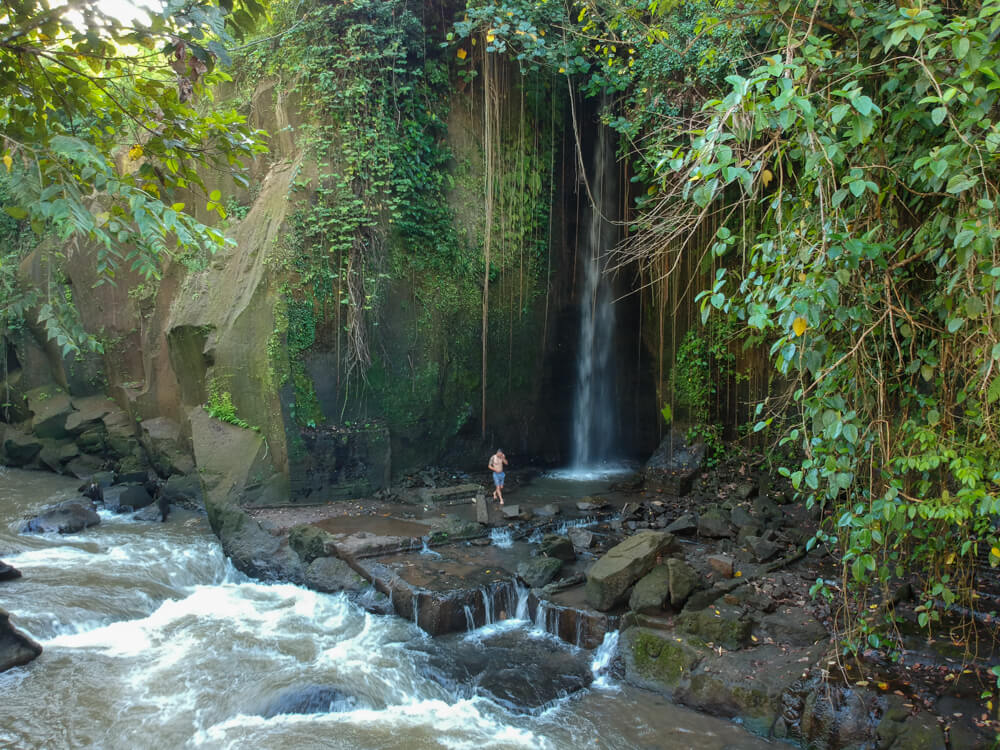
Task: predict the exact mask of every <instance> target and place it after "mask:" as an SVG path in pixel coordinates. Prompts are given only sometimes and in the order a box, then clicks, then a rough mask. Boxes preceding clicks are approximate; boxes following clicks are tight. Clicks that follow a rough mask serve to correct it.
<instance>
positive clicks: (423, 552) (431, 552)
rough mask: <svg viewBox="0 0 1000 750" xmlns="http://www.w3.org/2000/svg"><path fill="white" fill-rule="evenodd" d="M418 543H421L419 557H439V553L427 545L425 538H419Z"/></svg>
mask: <svg viewBox="0 0 1000 750" xmlns="http://www.w3.org/2000/svg"><path fill="white" fill-rule="evenodd" d="M420 541H421V542H422V543H423V546H422V547H421V548H420V554H421V555H428V556H430V557H441V553H440V552H435V551H434V550H432V549H431V548H430V547H429V546H428V545H427V537H423V538H421V540H420Z"/></svg>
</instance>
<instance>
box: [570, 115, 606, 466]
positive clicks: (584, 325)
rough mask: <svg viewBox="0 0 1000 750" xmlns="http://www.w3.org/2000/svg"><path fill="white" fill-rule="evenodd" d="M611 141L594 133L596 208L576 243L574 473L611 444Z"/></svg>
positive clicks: (601, 457) (601, 128) (592, 190)
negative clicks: (579, 270)
mask: <svg viewBox="0 0 1000 750" xmlns="http://www.w3.org/2000/svg"><path fill="white" fill-rule="evenodd" d="M616 188H617V185H616V180H615V160H614V141H613V140H612V138H611V137H610V133H609V132H608V128H607V127H605V126H604V125H603V124H599V125H598V127H597V143H596V144H595V147H594V163H593V177H592V179H591V180H590V193H591V195H592V196H593V199H594V202H595V203H596V204H597V205H596V207H595V206H593V205H590V206H589V207H588V212H587V213H588V214H589V216H588V221H587V225H586V232H585V233H581V235H582V236H581V237H580V241H579V242H578V256H579V258H580V264H581V265H582V267H583V276H582V282H583V285H582V287H581V295H580V313H581V315H580V339H579V351H578V353H577V369H576V393H575V400H574V404H573V440H572V445H573V454H572V462H571V466H572V468H573V469H574V470H582V469H587V468H592V467H594V466H596V465H598V464H600V463H601V462H603V461H605V460H607V459H608V458H609V457H610V455H611V452H612V448H613V446H614V445H615V444H616V443H617V440H616V438H617V435H616V419H615V417H616V403H615V401H616V399H615V383H614V374H615V372H614V361H613V360H614V357H613V356H612V353H613V348H614V347H613V339H614V331H615V308H614V299H613V296H614V295H613V293H612V288H611V282H610V280H609V279H608V278H606V275H605V273H604V271H605V267H606V264H607V252H608V251H609V250H610V249H611V248H612V247H613V246H614V244H615V237H616V235H615V231H616V229H615V226H614V225H613V224H611V223H610V222H609V221H606V218H613V217H614V216H615V208H614V207H615V206H616V205H617V189H616Z"/></svg>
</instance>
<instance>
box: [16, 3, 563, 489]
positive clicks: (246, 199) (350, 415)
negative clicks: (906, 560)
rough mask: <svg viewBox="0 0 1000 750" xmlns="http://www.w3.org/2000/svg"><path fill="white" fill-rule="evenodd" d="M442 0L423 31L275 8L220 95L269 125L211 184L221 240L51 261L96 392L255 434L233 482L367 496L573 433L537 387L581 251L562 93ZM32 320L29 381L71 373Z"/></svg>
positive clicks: (342, 9) (160, 413)
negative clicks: (449, 31) (265, 34)
mask: <svg viewBox="0 0 1000 750" xmlns="http://www.w3.org/2000/svg"><path fill="white" fill-rule="evenodd" d="M418 10H419V9H418ZM440 10H441V11H442V14H440V15H438V16H435V18H436V21H435V22H434V24H436V25H432V26H427V25H425V22H424V20H423V16H421V15H420V14H418V13H415V12H414V10H413V9H412V8H411V7H410V5H409V4H408V3H407V2H403V1H402V0H387V1H385V2H355V3H351V4H348V5H345V4H336V5H324V4H320V3H316V4H313V5H311V6H310V7H308V8H306V9H305V10H304V11H301V12H299V17H297V18H288V19H282V18H281V17H280V13H279V14H278V16H279V17H278V18H276V20H275V22H274V23H275V28H274V30H273V31H274V33H275V34H277V35H280V39H281V42H280V45H278V44H277V43H273V44H271V45H268V44H262V45H257V46H254V47H250V48H249V52H248V53H247V54H245V55H244V56H243V57H242V58H240V59H238V60H237V66H236V70H237V76H236V81H235V82H234V84H233V85H232V86H231V87H230V90H228V91H226V92H222V93H223V94H224V95H225V96H228V97H236V98H237V100H238V101H242V102H243V106H244V107H245V108H246V110H247V112H248V114H249V116H250V118H251V121H252V124H253V125H255V126H257V127H261V128H264V129H266V130H267V131H268V132H269V133H270V144H269V145H270V153H269V154H268V155H266V157H261V158H260V159H258V161H257V163H255V164H254V165H252V170H251V171H252V178H251V181H250V188H249V189H246V188H241V187H239V186H238V185H235V184H228V185H219V186H218V187H219V188H220V189H221V190H222V191H223V192H224V193H227V194H228V195H231V196H232V197H231V198H229V199H228V200H227V201H226V205H227V211H228V215H227V216H226V218H225V219H224V220H222V221H224V222H225V224H224V227H225V229H226V234H227V236H228V237H229V238H230V239H231V240H232V244H230V245H229V246H227V247H226V248H224V249H223V250H221V251H219V252H218V253H216V254H215V255H214V256H211V257H207V256H206V257H196V256H183V257H175V258H173V259H171V261H170V262H169V263H168V264H167V265H166V267H165V268H164V269H163V274H162V278H161V279H160V280H157V281H155V282H152V281H146V282H143V281H141V280H140V279H138V278H127V277H126V278H120V279H118V284H117V285H116V286H112V285H102V286H99V287H96V288H93V285H94V282H95V277H94V271H93V268H94V264H93V263H92V262H91V261H90V259H88V257H87V255H86V254H85V253H76V254H74V255H72V256H71V258H70V260H69V261H67V262H66V263H64V264H63V267H62V268H60V269H59V272H60V273H63V274H64V275H65V277H66V286H67V289H72V290H86V293H79V292H78V293H77V294H76V302H77V307H78V309H79V312H80V315H81V320H82V323H83V325H84V327H85V329H86V330H87V331H89V332H92V333H94V335H97V336H99V337H101V338H102V340H103V342H104V345H105V357H104V359H103V362H102V361H100V360H99V359H98V360H96V361H95V362H93V363H90V364H89V365H88V366H89V368H90V371H92V374H91V376H90V378H89V380H90V382H91V385H90V386H89V388H90V390H91V391H96V392H100V391H105V392H109V393H110V395H111V396H112V397H113V398H114V399H115V400H116V401H117V402H118V405H119V406H120V407H122V408H123V409H124V411H125V412H126V413H127V414H128V415H129V417H130V418H131V419H134V420H135V422H136V424H140V423H142V422H143V421H147V420H151V419H154V418H165V419H168V420H169V421H170V422H171V424H173V425H175V426H176V431H177V434H178V436H179V438H178V439H179V440H180V441H181V442H182V443H183V444H184V445H186V446H188V447H189V448H190V450H191V451H192V453H193V454H194V458H195V460H196V463H197V464H198V465H199V466H202V465H204V464H205V463H206V461H207V458H206V457H205V456H201V455H198V451H199V449H198V446H199V445H201V446H202V449H204V450H210V449H211V441H210V440H209V441H201V440H199V438H198V436H197V435H196V434H195V432H196V431H197V430H196V429H195V425H197V424H201V423H202V422H203V420H202V419H201V414H202V413H203V410H204V408H205V407H206V405H207V408H208V410H209V412H210V413H211V414H213V415H214V416H216V417H218V418H220V419H222V420H224V421H228V422H231V423H233V424H234V425H239V426H242V428H243V429H247V430H252V431H255V432H256V433H257V434H259V437H260V441H261V446H262V448H261V451H260V455H259V456H258V457H257V458H256V459H255V458H254V457H252V456H247V457H246V463H247V464H248V465H249V464H251V463H252V464H254V467H255V468H254V469H253V472H255V473H256V474H257V475H259V476H254V477H251V476H249V472H250V469H249V468H247V467H244V468H245V472H244V476H242V478H241V480H240V482H239V483H238V484H245V485H246V486H250V487H258V488H259V487H262V486H266V487H267V491H266V492H263V493H258V494H259V498H258V499H257V500H252V501H255V502H262V503H264V502H266V503H275V502H284V501H292V502H296V501H302V500H322V499H335V498H338V497H352V496H359V495H363V494H368V493H370V492H372V491H373V490H374V489H377V488H378V487H380V486H383V485H384V484H385V483H386V482H387V481H388V480H389V478H390V476H391V474H392V473H398V472H402V471H405V470H407V469H410V468H413V467H416V466H420V465H423V464H425V463H428V462H433V461H438V460H445V459H447V460H449V461H458V462H465V461H467V462H468V463H469V464H470V465H474V466H479V465H480V464H481V463H482V462H483V461H484V460H485V456H486V455H488V452H489V450H490V449H491V448H492V447H495V444H498V443H503V444H504V445H505V446H510V448H511V449H512V450H516V451H518V452H521V453H523V454H533V455H546V454H549V455H551V453H552V451H553V446H557V445H559V444H561V443H562V442H564V441H563V440H562V436H561V434H560V431H561V430H562V429H563V427H562V426H561V425H560V423H559V420H560V416H559V412H558V410H553V409H547V408H545V407H544V406H543V404H546V403H549V402H551V394H552V390H553V389H554V388H558V389H559V390H560V391H563V392H565V391H566V390H568V389H566V388H565V387H564V386H562V385H560V384H557V383H553V382H552V381H551V379H549V380H548V381H546V380H545V379H543V373H544V372H546V370H547V369H549V370H551V367H550V365H551V361H552V359H553V358H555V357H558V356H560V355H559V352H558V344H559V341H560V334H561V333H564V332H561V331H560V330H559V327H558V325H557V323H558V321H560V320H566V319H567V317H571V316H568V315H567V314H566V312H565V311H566V310H570V309H572V306H573V304H572V300H571V299H570V293H571V289H572V284H571V283H570V284H566V283H561V284H554V283H551V280H552V279H555V278H557V277H559V276H560V275H565V274H567V273H572V268H573V265H572V255H571V251H570V250H569V249H568V248H567V245H568V244H569V243H567V242H565V241H564V238H566V237H568V236H571V234H572V227H569V226H567V220H566V218H565V214H566V212H565V211H564V210H563V209H562V203H563V201H564V199H565V196H566V195H567V194H568V192H569V188H568V187H567V185H571V181H572V179H573V177H572V175H571V174H570V173H571V168H568V167H567V166H566V164H567V162H569V163H570V164H571V160H570V159H568V158H567V156H566V155H567V154H569V155H570V156H571V155H572V150H571V147H570V146H569V145H568V143H569V141H567V135H566V134H565V133H564V128H563V105H562V103H561V98H560V94H559V93H557V92H561V88H560V87H556V88H555V90H553V81H552V80H550V79H548V78H547V77H545V76H542V75H541V74H525V75H522V74H521V72H520V71H518V70H517V69H516V67H514V66H513V65H511V64H510V63H503V62H501V60H500V59H499V58H498V56H496V55H493V54H490V55H489V58H490V59H489V60H485V59H484V54H485V53H484V52H483V51H482V49H481V48H479V49H477V48H475V47H473V49H472V51H471V52H466V53H465V54H464V55H456V50H455V49H454V48H450V47H443V46H442V44H441V42H442V41H443V39H444V30H445V28H446V26H447V25H448V24H449V23H450V21H451V19H450V18H449V17H448V16H447V13H448V12H450V11H449V10H448V8H447V7H445V6H444V5H442V8H441V9H440ZM569 137H570V138H571V136H569ZM200 202H201V201H199V200H196V199H195V198H194V197H192V200H191V201H190V204H192V205H194V204H195V203H200ZM200 218H203V219H204V220H209V217H208V216H207V213H206V215H205V216H201V217H200ZM487 253H488V254H489V262H488V265H487V262H486V254H487ZM36 265H37V263H36ZM29 270H30V269H29ZM47 272H48V271H47V270H46V269H39V268H35V269H34V275H35V276H36V277H38V276H39V275H41V274H43V273H47ZM91 290H92V291H91ZM484 298H485V299H486V302H485V305H484ZM484 317H485V322H484ZM484 331H485V338H486V346H485V350H484V347H483V346H482V340H483V332H484ZM36 333H37V335H36V336H31V335H30V334H27V333H26V334H25V335H24V337H23V339H24V341H22V342H20V343H16V345H17V347H18V357H19V359H20V360H21V361H22V364H25V365H27V364H29V363H30V362H34V361H35V360H38V362H37V363H36V364H35V365H32V366H31V368H30V369H31V370H32V372H33V373H36V375H37V373H42V372H44V373H46V374H45V375H44V376H41V375H38V376H37V377H36V376H32V378H30V380H31V382H30V383H29V385H30V386H31V387H38V386H40V385H44V384H45V383H43V382H41V381H45V382H46V383H54V384H56V385H59V386H60V387H65V388H68V389H69V391H70V392H73V391H79V390H81V389H82V388H83V386H82V385H81V384H78V385H77V386H76V387H75V388H74V387H70V384H69V381H70V380H72V379H73V378H72V377H71V376H70V370H71V369H76V370H80V369H82V368H81V365H83V364H87V363H82V362H81V363H67V362H62V361H60V358H59V357H57V356H55V355H53V353H52V352H51V351H48V349H47V348H46V347H45V346H44V345H40V344H37V343H34V342H35V341H36V340H43V339H44V336H43V335H42V334H41V332H36ZM36 365H37V366H36ZM70 365H72V367H71V366H70ZM23 369H25V370H27V369H28V368H27V367H25V368H23ZM484 376H485V377H486V389H485V390H486V393H485V399H484V398H483V394H482V390H483V388H482V384H483V377H484ZM39 378H41V380H40V381H39V382H35V380H39ZM78 379H80V378H78ZM82 379H86V378H82ZM26 382H27V381H26ZM15 400H16V399H15ZM564 400H565V399H564ZM484 403H485V421H484V420H483V417H484V408H483V404H484ZM137 432H138V428H137ZM484 437H485V440H484ZM213 471H214V469H213ZM271 473H273V475H274V476H275V477H277V478H278V480H273V479H272V480H271V481H268V482H265V481H264V480H266V479H267V477H265V476H263V475H265V474H271ZM262 482H263V484H262ZM250 495H253V493H250ZM250 495H248V497H245V498H244V500H247V499H248V498H250Z"/></svg>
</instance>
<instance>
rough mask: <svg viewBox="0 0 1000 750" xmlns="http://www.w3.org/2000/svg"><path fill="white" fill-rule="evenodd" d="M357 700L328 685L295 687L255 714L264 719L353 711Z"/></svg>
mask: <svg viewBox="0 0 1000 750" xmlns="http://www.w3.org/2000/svg"><path fill="white" fill-rule="evenodd" d="M357 708H359V706H358V700H357V698H355V697H354V696H353V695H350V694H348V693H346V692H344V691H343V690H341V689H340V688H336V687H332V686H330V685H307V686H306V687H295V688H291V689H289V690H286V691H284V692H283V693H279V694H278V695H276V696H275V697H273V698H271V699H270V700H269V701H268V702H267V703H266V704H265V705H264V706H263V707H262V708H261V709H260V710H259V711H257V713H258V714H259V715H260V716H263V717H264V718H265V719H270V718H273V717H275V716H280V715H281V714H329V713H338V712H341V711H354V710H355V709H357Z"/></svg>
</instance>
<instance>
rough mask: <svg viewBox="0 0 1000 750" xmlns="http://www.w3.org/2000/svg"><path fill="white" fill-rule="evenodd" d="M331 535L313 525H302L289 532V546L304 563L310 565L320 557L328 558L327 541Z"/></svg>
mask: <svg viewBox="0 0 1000 750" xmlns="http://www.w3.org/2000/svg"><path fill="white" fill-rule="evenodd" d="M329 539H330V535H329V534H328V533H327V532H325V531H323V529H321V528H319V527H317V526H313V525H312V524H302V525H301V526H296V527H294V528H293V529H292V530H291V531H289V532H288V546H289V547H291V548H292V549H293V550H295V553H296V554H297V555H298V556H299V558H301V560H302V562H303V563H305V564H306V565H308V564H309V563H311V562H312V561H313V560H315V559H316V558H319V557H328V556H329V554H330V553H329V552H327V547H326V544H327V541H328V540H329Z"/></svg>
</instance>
